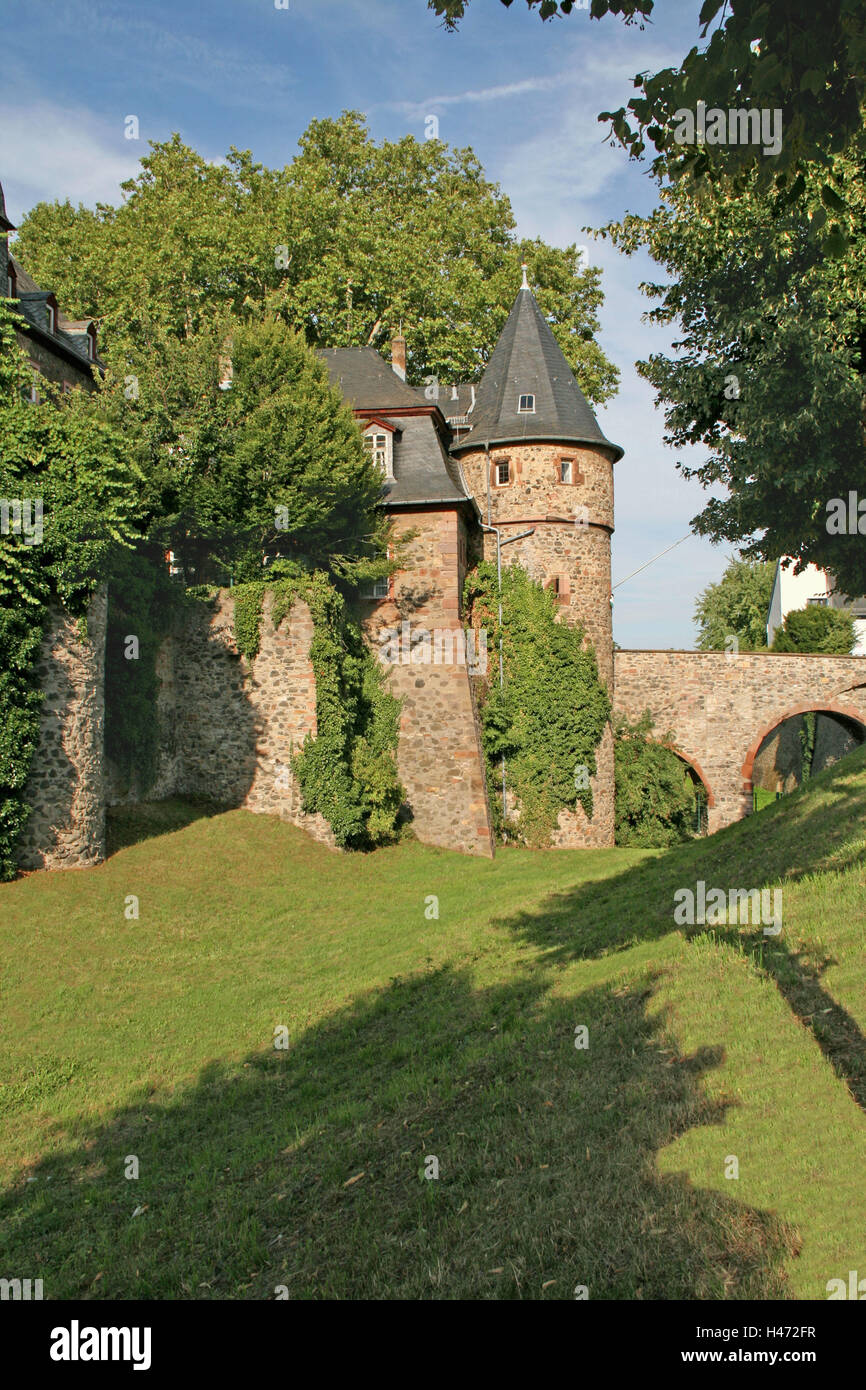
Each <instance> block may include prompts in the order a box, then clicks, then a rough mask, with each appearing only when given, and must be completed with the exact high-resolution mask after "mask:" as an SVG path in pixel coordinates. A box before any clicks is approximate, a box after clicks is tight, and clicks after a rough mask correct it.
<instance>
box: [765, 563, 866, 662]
mask: <svg viewBox="0 0 866 1390" xmlns="http://www.w3.org/2000/svg"><path fill="white" fill-rule="evenodd" d="M833 584H834V580H833V576H832V575H831V574H829V573H828V572H827V570H819V569H818V567H817V566H816V565H807V566H806V568H805V569H804V570H803V571H802V573H800V574H795V573H794V561H793V560H788V559H782V560H779V561H778V562H777V564H776V574H775V578H774V580H773V592H772V595H771V597H770V608H769V612H768V614H767V646H768V647H772V645H773V638H774V637H775V635H776V629H777V628H780V627H781V626H782V624H783V623H784V621H785V618H786V617H787V616H788V614H789V613H792V612H793V611H794V610H795V609H798V608H808V607H809V605H810V604H813V603H816V604H819V605H820V606H821V607H822V608H849V609H850V610H851V612H852V613H853V615H854V633H855V642H854V651H853V655H854V656H866V598H858V599H850V598H847V597H846V596H845V595H844V594H834V593H833Z"/></svg>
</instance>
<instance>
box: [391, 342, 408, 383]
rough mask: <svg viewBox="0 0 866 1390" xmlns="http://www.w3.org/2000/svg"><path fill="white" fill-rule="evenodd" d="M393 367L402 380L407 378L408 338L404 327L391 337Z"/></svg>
mask: <svg viewBox="0 0 866 1390" xmlns="http://www.w3.org/2000/svg"><path fill="white" fill-rule="evenodd" d="M391 367H392V370H393V371H395V372H396V373H397V375H398V377H399V378H400V380H401V381H405V380H406V339H405V338H404V337H403V330H402V329H401V330H400V332H399V333H398V334H397V336H396V338H392V339H391Z"/></svg>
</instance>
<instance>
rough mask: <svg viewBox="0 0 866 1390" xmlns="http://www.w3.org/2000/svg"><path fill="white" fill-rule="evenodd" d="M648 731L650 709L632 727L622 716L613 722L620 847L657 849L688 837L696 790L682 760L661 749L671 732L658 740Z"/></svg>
mask: <svg viewBox="0 0 866 1390" xmlns="http://www.w3.org/2000/svg"><path fill="white" fill-rule="evenodd" d="M652 730H653V722H652V715H651V714H650V712H649V710H644V712H643V714H642V715H641V717H640V719H638V720H637V722H636V723H634V724H631V723H629V721H628V720H627V719H625V718H623V717H622V716H620V717H619V718H617V720H616V721H615V723H614V730H613V736H614V743H613V750H614V773H615V780H616V799H615V806H616V812H615V838H616V843H617V844H618V845H639V846H641V847H642V848H644V849H656V848H662V847H664V846H666V845H675V844H679V843H681V842H682V841H684V840H690V839H691V838H692V826H693V823H694V815H695V793H694V788H693V786H692V784H691V782H690V780H689V776H688V773H687V772H686V769H685V767H684V765H683V763H682V761H681V760H680V759H679V758H678V757H677V755H676V753H674V752H673V751H672V750H671V749H670V748H668V747H666V746H665V745H666V743H668V742H670V741H672V740H673V734H672V733H671V734H666V735H665V736H664V737H663V738H662V739H658V738H654V737H653V732H652Z"/></svg>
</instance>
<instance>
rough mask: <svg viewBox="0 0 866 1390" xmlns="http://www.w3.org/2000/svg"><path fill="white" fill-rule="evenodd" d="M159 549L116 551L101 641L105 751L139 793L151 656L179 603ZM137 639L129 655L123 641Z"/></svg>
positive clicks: (154, 756) (155, 729) (149, 749)
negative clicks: (106, 615) (104, 638)
mask: <svg viewBox="0 0 866 1390" xmlns="http://www.w3.org/2000/svg"><path fill="white" fill-rule="evenodd" d="M184 597H185V596H184V593H183V590H182V589H181V587H180V585H179V584H176V583H174V582H173V581H172V580H171V579H170V578H169V575H168V572H167V570H166V566H165V563H164V561H163V558H162V554H161V553H160V552H156V553H154V552H153V549H152V548H148V547H144V546H141V547H138V548H137V549H136V550H134V551H132V550H126V549H123V550H121V549H118V550H117V551H116V552H115V554H114V555H113V556H112V558H111V561H110V563H109V567H108V631H107V634H106V642H105V751H106V753H107V755H108V757H109V758H110V759H111V760H112V762H113V763H114V765H115V767H116V768H117V770H118V772H119V773H120V776H121V778H122V779H123V782H124V783H125V785H126V786H127V787H129V786H132V785H134V786H135V789H136V791H137V793H138V794H139V795H141V794H143V793H145V792H147V791H149V790H150V788H151V787H152V786H153V784H154V782H155V780H156V774H157V768H158V759H159V739H160V730H159V716H158V708H157V696H158V694H159V678H158V677H157V674H156V658H157V653H158V652H159V649H160V646H161V645H162V643H163V642H164V641H165V639H166V637H167V636H168V635H169V633H170V632H171V630H172V626H173V623H174V622H175V620H176V618H177V616H178V614H179V613H180V610H181V608H182V606H183V603H184ZM130 637H135V638H136V639H137V643H138V646H137V654H136V656H135V658H134V659H131V658H130V656H129V653H128V648H127V644H128V641H129V638H130Z"/></svg>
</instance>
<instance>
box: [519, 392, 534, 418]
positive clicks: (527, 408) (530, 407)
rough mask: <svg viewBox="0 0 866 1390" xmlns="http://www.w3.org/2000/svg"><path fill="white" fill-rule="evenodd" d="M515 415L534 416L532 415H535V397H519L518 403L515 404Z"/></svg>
mask: <svg viewBox="0 0 866 1390" xmlns="http://www.w3.org/2000/svg"><path fill="white" fill-rule="evenodd" d="M517 413H518V415H534V414H535V397H534V396H521V397H520V398H519V399H518V402H517Z"/></svg>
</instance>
